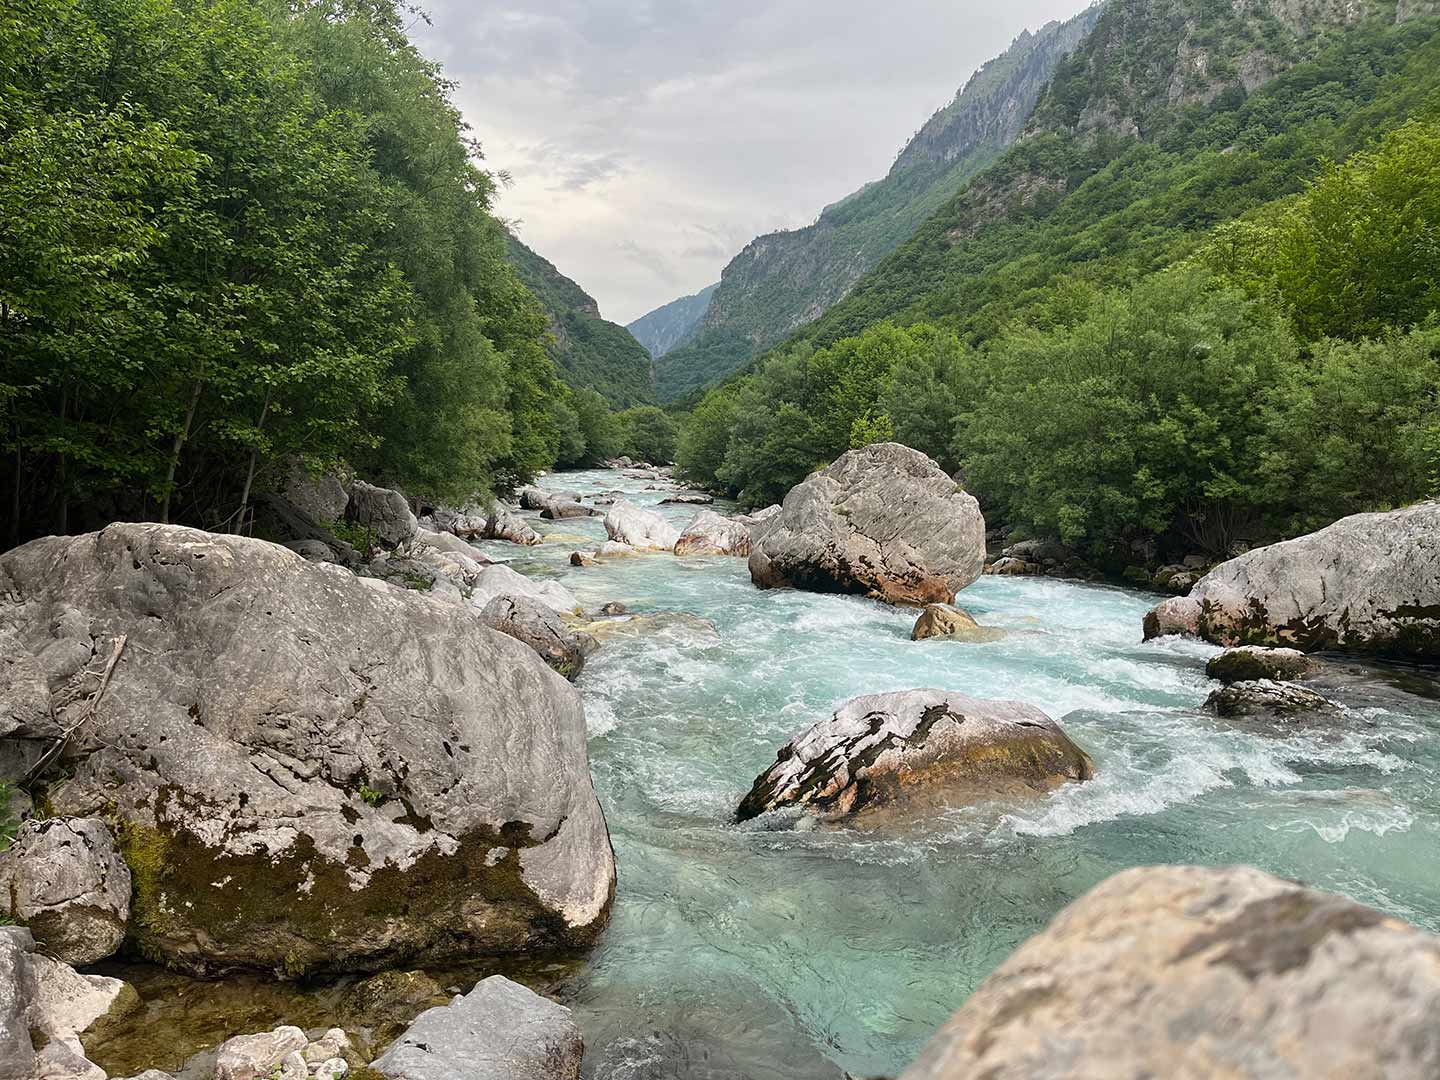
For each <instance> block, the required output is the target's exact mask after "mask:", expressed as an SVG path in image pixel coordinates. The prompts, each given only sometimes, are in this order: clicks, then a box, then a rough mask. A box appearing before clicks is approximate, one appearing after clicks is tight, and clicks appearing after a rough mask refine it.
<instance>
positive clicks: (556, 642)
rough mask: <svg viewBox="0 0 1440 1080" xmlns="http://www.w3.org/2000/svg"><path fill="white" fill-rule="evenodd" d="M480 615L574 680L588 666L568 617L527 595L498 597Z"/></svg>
mask: <svg viewBox="0 0 1440 1080" xmlns="http://www.w3.org/2000/svg"><path fill="white" fill-rule="evenodd" d="M480 618H481V619H483V620H484V621H485V625H486V626H488V627H490V629H492V630H498V631H500V633H502V634H509V635H510V636H511V637H513V638H514V639H515V640H516V641H520V642H524V643H525V644H526V645H529V646H530V648H532V649H534V650H535V651H536V652H537V653H538V654H539V656H540V659H541V660H544V661H545V663H547V664H549V665H550V667H551V668H552V669H553V670H555V671H557V672H559V673H560V674H561V675H563V676H565V678H567V679H569V680H571V681H572V682H573V681H574V680H575V679H576V678H577V677H578V676H579V674H580V672H581V671H583V670H584V668H585V657H584V656H583V655H582V654H581V652H580V642H579V641H578V640H577V639H576V637H575V634H574V632H573V631H571V629H570V627H568V626H566V625H565V620H564V619H562V618H560V616H559V615H557V614H556V613H555V612H554V611H553V610H552V609H550V608H548V607H546V606H545V605H544V604H542V603H540V602H539V601H538V600H533V599H531V598H530V597H528V596H497V597H495V599H494V600H491V601H490V603H488V604H486V605H485V610H483V611H482V612H480Z"/></svg>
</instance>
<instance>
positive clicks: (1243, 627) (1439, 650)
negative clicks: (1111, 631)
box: [1145, 502, 1440, 660]
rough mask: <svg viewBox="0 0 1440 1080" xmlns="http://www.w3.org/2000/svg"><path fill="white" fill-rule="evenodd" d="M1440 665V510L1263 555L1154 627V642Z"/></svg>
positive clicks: (1252, 555) (1157, 615) (1173, 606)
mask: <svg viewBox="0 0 1440 1080" xmlns="http://www.w3.org/2000/svg"><path fill="white" fill-rule="evenodd" d="M1166 634H1188V635H1193V636H1199V637H1203V638H1204V639H1206V640H1207V641H1212V642H1214V643H1215V644H1217V645H1279V646H1288V647H1291V648H1295V649H1300V650H1302V651H1304V652H1315V651H1318V650H1322V649H1324V650H1333V651H1340V652H1351V653H1371V654H1379V655H1385V656H1399V657H1410V658H1419V659H1427V660H1434V659H1437V658H1440V502H1425V503H1419V504H1417V505H1415V506H1410V507H1406V508H1405V509H1404V510H1394V511H1391V512H1389V513H1385V514H1357V515H1356V516H1354V517H1348V518H1344V519H1343V520H1341V521H1337V522H1336V523H1335V524H1334V525H1331V526H1329V527H1328V528H1324V529H1321V530H1320V531H1319V532H1315V533H1311V534H1310V535H1308V536H1302V537H1299V538H1298V539H1295V540H1287V541H1285V542H1284V543H1281V544H1273V545H1271V546H1270V547H1264V548H1257V549H1256V550H1254V551H1250V552H1247V553H1246V554H1244V555H1241V556H1240V557H1239V558H1238V559H1231V560H1230V561H1229V562H1227V563H1222V564H1221V565H1220V566H1217V567H1216V568H1215V569H1214V570H1212V571H1210V573H1208V574H1206V575H1205V576H1204V577H1203V578H1201V579H1200V581H1199V582H1197V583H1196V585H1195V587H1194V588H1193V589H1192V590H1191V591H1190V595H1189V596H1184V597H1175V598H1173V599H1170V600H1167V601H1165V602H1164V603H1163V604H1161V605H1160V606H1159V607H1157V608H1156V609H1155V610H1154V611H1152V612H1151V613H1150V614H1149V615H1148V616H1146V619H1145V636H1146V638H1147V639H1149V638H1153V637H1160V636H1163V635H1166Z"/></svg>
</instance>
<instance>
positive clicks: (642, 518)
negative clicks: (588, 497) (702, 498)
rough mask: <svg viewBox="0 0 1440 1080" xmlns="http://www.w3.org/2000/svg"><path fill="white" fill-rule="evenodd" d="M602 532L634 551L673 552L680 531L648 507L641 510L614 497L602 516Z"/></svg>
mask: <svg viewBox="0 0 1440 1080" xmlns="http://www.w3.org/2000/svg"><path fill="white" fill-rule="evenodd" d="M605 533H606V535H607V536H609V537H610V539H611V540H613V541H615V542H616V543H619V544H628V545H629V546H630V547H632V548H634V549H635V550H637V551H674V550H675V544H676V542H677V541H678V540H679V539H680V530H679V529H677V528H676V527H675V526H674V525H672V524H670V522H668V521H666V520H665V518H663V517H661V516H660V515H659V514H657V513H655V512H654V511H652V510H642V509H640V507H638V506H636V505H635V504H634V503H632V502H630V501H629V500H628V499H617V500H615V504H614V505H613V506H611V507H610V511H609V513H607V514H606V515H605Z"/></svg>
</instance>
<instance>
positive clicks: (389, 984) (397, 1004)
mask: <svg viewBox="0 0 1440 1080" xmlns="http://www.w3.org/2000/svg"><path fill="white" fill-rule="evenodd" d="M445 999H446V994H445V991H444V990H442V989H441V987H440V984H439V983H437V982H436V981H435V980H434V979H432V978H431V977H430V976H429V975H426V974H425V972H423V971H386V972H382V973H381V974H379V975H372V976H370V978H368V979H362V980H361V981H360V982H358V983H356V984H355V985H354V986H353V987H351V988H350V990H349V991H347V992H346V994H345V997H344V998H343V999H341V1001H340V1019H341V1021H342V1022H343V1023H345V1024H346V1025H348V1026H350V1027H353V1028H365V1029H367V1030H369V1031H371V1032H373V1033H374V1040H375V1041H376V1042H378V1043H388V1042H391V1041H393V1040H394V1039H395V1037H396V1036H397V1035H399V1034H400V1032H401V1031H402V1030H403V1029H404V1027H405V1025H406V1024H408V1023H410V1021H411V1020H413V1019H414V1018H415V1017H416V1016H417V1015H419V1014H420V1013H421V1012H423V1011H424V1010H425V1009H427V1008H430V1007H432V1006H436V1005H443V1004H445Z"/></svg>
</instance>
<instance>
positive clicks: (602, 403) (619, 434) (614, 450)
mask: <svg viewBox="0 0 1440 1080" xmlns="http://www.w3.org/2000/svg"><path fill="white" fill-rule="evenodd" d="M571 402H572V404H573V406H574V409H575V414H576V419H577V422H578V423H579V425H580V432H581V434H582V435H583V436H584V438H585V458H584V464H586V465H598V464H600V463H601V462H602V461H608V460H610V459H611V458H615V457H619V456H620V454H621V453H622V450H621V447H622V445H623V444H624V441H625V432H624V431H623V430H622V428H621V424H620V419H619V417H617V416H616V415H615V413H613V412H612V411H611V410H610V403H609V401H608V400H606V398H605V397H604V396H602V395H601V394H600V392H599V391H598V390H592V389H590V388H589V387H583V388H581V389H579V390H576V391H575V392H574V393H573V394H572V395H571Z"/></svg>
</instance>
